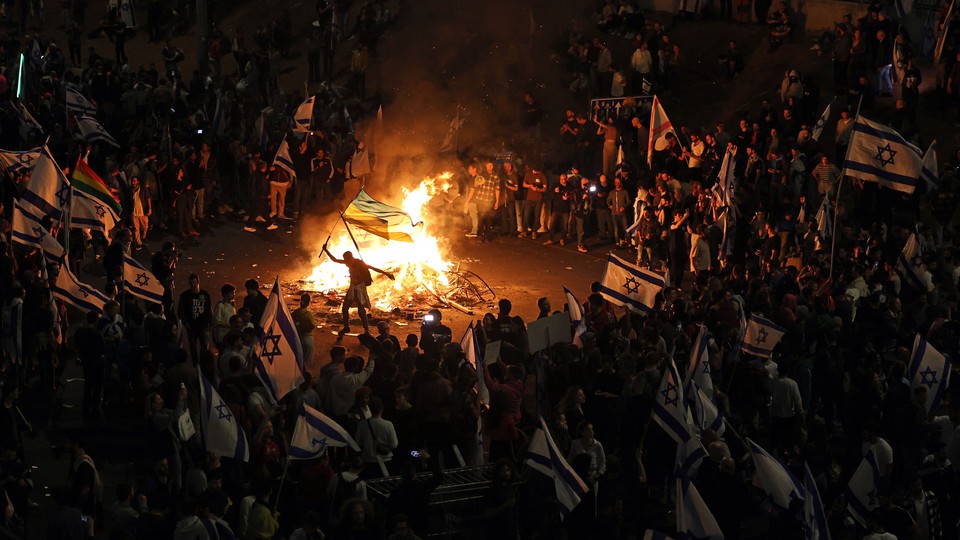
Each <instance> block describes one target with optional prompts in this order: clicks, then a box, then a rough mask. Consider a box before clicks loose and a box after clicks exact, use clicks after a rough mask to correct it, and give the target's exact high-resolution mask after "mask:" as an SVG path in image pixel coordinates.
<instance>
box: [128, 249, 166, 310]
mask: <svg viewBox="0 0 960 540" xmlns="http://www.w3.org/2000/svg"><path fill="white" fill-rule="evenodd" d="M123 288H124V290H126V291H127V292H128V293H130V294H132V295H133V296H136V297H137V298H142V299H144V300H146V301H148V302H154V303H156V304H163V285H162V284H161V283H160V280H158V279H157V277H156V276H154V275H153V272H151V271H149V270H147V268H146V267H145V266H143V265H142V264H140V262H139V261H137V260H136V259H134V258H133V257H131V256H130V255H124V256H123Z"/></svg>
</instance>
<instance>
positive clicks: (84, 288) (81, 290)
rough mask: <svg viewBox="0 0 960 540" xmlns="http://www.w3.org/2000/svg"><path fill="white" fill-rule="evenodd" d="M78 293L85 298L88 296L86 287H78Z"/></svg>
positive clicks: (88, 292)
mask: <svg viewBox="0 0 960 540" xmlns="http://www.w3.org/2000/svg"><path fill="white" fill-rule="evenodd" d="M80 294H82V295H83V297H84V298H86V297H88V296H90V291H89V290H87V288H86V287H80Z"/></svg>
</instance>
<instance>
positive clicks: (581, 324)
mask: <svg viewBox="0 0 960 540" xmlns="http://www.w3.org/2000/svg"><path fill="white" fill-rule="evenodd" d="M563 294H564V295H565V296H566V297H567V311H568V312H569V313H570V322H571V323H573V343H574V344H575V345H577V346H582V345H583V342H582V341H581V340H580V336H582V335H584V334H586V333H587V318H586V316H584V314H583V304H581V303H580V301H579V300H577V297H576V296H574V295H573V292H571V291H570V289H568V288H566V287H564V288H563Z"/></svg>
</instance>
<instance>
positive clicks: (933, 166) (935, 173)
mask: <svg viewBox="0 0 960 540" xmlns="http://www.w3.org/2000/svg"><path fill="white" fill-rule="evenodd" d="M920 178H923V181H924V182H926V183H927V191H934V190H936V189H937V187H938V186H939V185H940V166H939V165H937V141H935V140H934V141H933V142H931V143H930V146H929V147H927V151H926V152H924V153H923V166H922V167H921V170H920Z"/></svg>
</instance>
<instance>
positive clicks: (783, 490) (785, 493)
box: [747, 439, 803, 510]
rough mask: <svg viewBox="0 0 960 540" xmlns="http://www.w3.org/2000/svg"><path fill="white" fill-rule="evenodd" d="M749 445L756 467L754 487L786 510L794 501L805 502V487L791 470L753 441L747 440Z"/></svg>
mask: <svg viewBox="0 0 960 540" xmlns="http://www.w3.org/2000/svg"><path fill="white" fill-rule="evenodd" d="M747 444H748V445H749V450H750V455H751V456H752V457H753V464H754V466H755V467H756V471H755V472H754V473H753V485H754V486H755V487H758V488H760V489H762V490H763V491H764V493H766V494H767V497H770V500H771V501H772V502H773V503H774V504H775V505H777V506H779V507H780V508H782V509H784V510H786V509H788V508H790V503H792V502H793V501H794V500H803V486H802V485H801V484H800V481H799V480H797V477H796V476H794V475H793V473H792V472H790V469H787V468H786V467H784V466H783V464H782V463H780V461H778V460H777V458H775V457H773V456H771V455H770V454H769V453H768V452H767V451H766V450H764V449H763V448H761V447H760V445H759V444H757V443H755V442H753V441H752V440H751V439H747Z"/></svg>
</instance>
